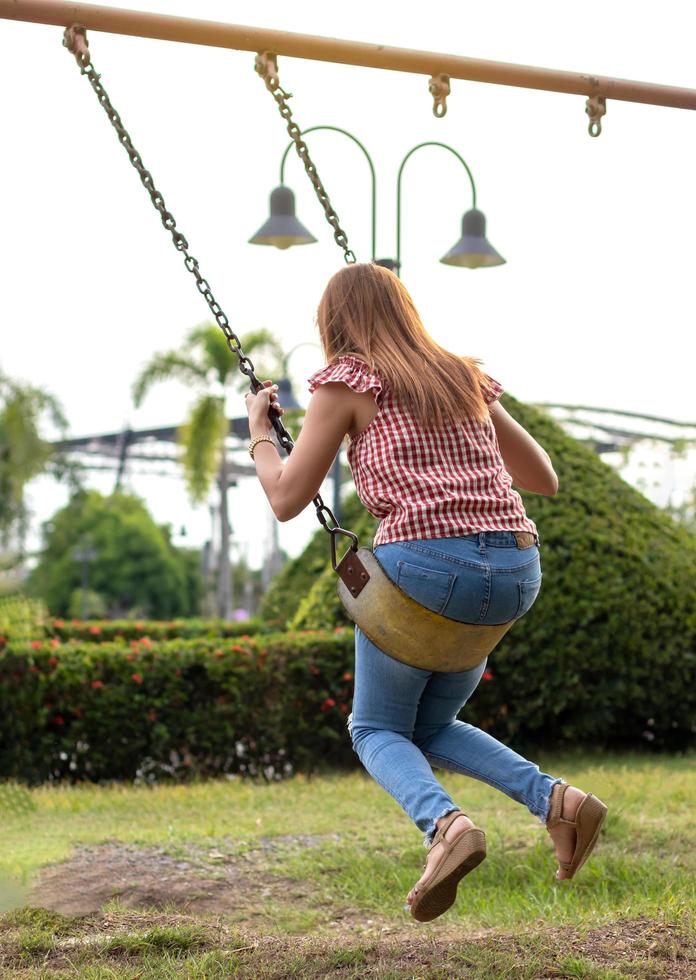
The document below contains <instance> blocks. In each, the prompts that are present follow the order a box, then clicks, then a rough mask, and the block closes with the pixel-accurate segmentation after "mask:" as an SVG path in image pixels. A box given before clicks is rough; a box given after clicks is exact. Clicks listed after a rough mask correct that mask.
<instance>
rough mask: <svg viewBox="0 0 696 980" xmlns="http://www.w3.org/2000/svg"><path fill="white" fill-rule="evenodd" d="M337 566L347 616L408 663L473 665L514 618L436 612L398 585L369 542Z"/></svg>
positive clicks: (447, 667) (451, 667)
mask: <svg viewBox="0 0 696 980" xmlns="http://www.w3.org/2000/svg"><path fill="white" fill-rule="evenodd" d="M356 559H357V560H356ZM336 571H337V572H338V574H339V578H338V582H337V583H336V591H337V592H338V596H339V599H340V600H341V603H342V605H343V608H344V609H345V611H346V613H347V614H348V616H350V618H351V619H352V620H353V622H354V623H355V624H356V625H357V626H359V627H360V629H361V630H362V631H363V633H364V634H365V635H366V636H367V638H368V639H369V640H371V641H372V642H373V643H374V644H375V646H377V647H379V649H380V650H382V651H383V652H384V653H386V654H388V655H389V656H390V657H393V658H394V659H395V660H400V661H401V662H402V663H404V664H408V665H409V666H410V667H420V668H421V669H422V670H433V671H440V672H447V673H449V672H453V671H461V670H471V668H472V667H476V666H478V664H480V663H482V662H483V661H484V660H485V659H486V657H487V656H488V655H489V654H490V653H491V652H492V651H493V650H494V649H495V647H496V646H497V645H498V643H500V641H501V640H502V638H503V637H504V636H505V634H506V633H507V632H508V630H509V629H510V627H511V626H512V625H513V624H514V623H515V620H514V619H512V620H510V622H508V623H501V624H500V625H499V626H478V625H474V624H472V623H460V622H457V620H455V619H448V618H447V617H446V616H441V615H440V614H439V613H435V612H433V611H432V610H431V609H428V608H427V606H423V605H421V603H420V602H416V600H415V599H412V598H411V596H409V595H406V593H405V592H403V591H402V590H401V589H400V588H399V587H398V586H396V585H395V584H394V583H393V582H392V580H391V579H390V578H389V576H388V575H387V573H386V572H385V571H384V569H383V567H382V566H381V565H380V563H379V560H378V559H377V558H376V556H375V554H374V552H372V551H370V549H369V548H358V550H357V551H353V550H352V549H349V550H348V552H347V553H346V554H345V556H344V557H343V558H342V559H341V562H340V564H339V566H338V568H337V569H336Z"/></svg>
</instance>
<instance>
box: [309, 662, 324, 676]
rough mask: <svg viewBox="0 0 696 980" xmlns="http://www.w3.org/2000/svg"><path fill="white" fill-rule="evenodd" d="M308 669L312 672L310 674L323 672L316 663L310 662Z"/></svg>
mask: <svg viewBox="0 0 696 980" xmlns="http://www.w3.org/2000/svg"><path fill="white" fill-rule="evenodd" d="M307 670H308V671H309V672H310V674H315V675H316V674H321V671H320V670H319V668H318V667H317V666H315V664H310V665H309V667H308V668H307Z"/></svg>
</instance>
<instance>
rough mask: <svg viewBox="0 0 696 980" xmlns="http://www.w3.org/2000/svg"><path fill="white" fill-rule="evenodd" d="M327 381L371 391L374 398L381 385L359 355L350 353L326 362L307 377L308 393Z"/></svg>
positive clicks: (379, 391)
mask: <svg viewBox="0 0 696 980" xmlns="http://www.w3.org/2000/svg"><path fill="white" fill-rule="evenodd" d="M327 381H343V382H344V384H347V385H348V387H349V388H352V389H353V391H357V392H363V391H373V392H374V395H375V400H377V399H378V397H379V395H380V394H381V392H382V387H383V385H382V382H381V381H380V379H379V377H378V376H377V375H376V374H375V373H374V371H371V370H370V368H369V365H367V364H365V362H364V361H361V360H360V358H359V357H353V355H352V354H343V355H342V356H341V357H339V358H338V360H336V361H334V363H333V364H328V365H327V366H326V367H323V368H321V369H320V370H319V371H315V372H314V374H313V375H311V377H309V378H307V383H308V384H309V391H310V394H312V393H313V392H314V391H315V390H316V389H317V388H318V386H319V385H320V384H325V383H326V382H327Z"/></svg>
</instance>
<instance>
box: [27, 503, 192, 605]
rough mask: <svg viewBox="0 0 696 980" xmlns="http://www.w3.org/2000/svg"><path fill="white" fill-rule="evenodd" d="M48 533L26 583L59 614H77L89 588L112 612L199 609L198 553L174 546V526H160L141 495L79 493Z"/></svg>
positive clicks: (47, 528)
mask: <svg viewBox="0 0 696 980" xmlns="http://www.w3.org/2000/svg"><path fill="white" fill-rule="evenodd" d="M43 536H44V541H43V548H42V551H41V557H40V560H39V562H38V564H37V566H36V568H35V569H34V570H33V571H32V573H31V574H30V576H29V579H28V582H27V587H28V589H29V591H30V592H32V593H33V594H35V595H38V596H40V597H41V598H42V599H44V601H45V602H46V603H47V605H48V607H49V609H50V610H51V612H52V613H53V614H54V615H63V616H67V615H71V614H72V613H74V612H77V609H76V608H75V604H76V602H79V594H80V590H82V589H83V588H85V589H86V590H87V591H88V595H87V598H88V599H89V602H90V604H93V607H94V608H95V609H96V608H98V607H99V608H105V609H106V612H107V614H108V615H111V616H123V615H128V614H130V615H133V614H135V615H139V616H151V617H160V618H168V617H172V616H190V615H195V614H196V613H197V612H198V606H199V602H200V595H201V588H202V586H201V577H200V572H199V571H198V570H197V567H196V559H195V557H193V556H192V554H191V553H190V552H185V553H182V552H180V551H179V550H178V549H177V548H175V547H174V546H173V545H172V543H171V538H170V530H169V528H168V527H166V526H165V527H160V526H158V525H157V524H156V523H155V522H154V521H153V519H152V517H151V516H150V514H149V513H148V511H147V509H146V507H145V505H144V504H143V502H142V501H141V500H140V499H139V498H138V497H135V496H132V495H130V494H126V493H120V492H119V493H114V494H112V495H111V496H109V497H104V496H102V495H101V494H100V493H98V492H97V491H96V490H89V491H79V492H78V493H76V494H74V495H73V497H72V498H71V499H70V501H69V502H68V504H67V505H66V506H65V507H63V508H61V510H59V511H58V512H57V513H56V514H54V516H53V518H52V519H51V520H50V521H48V522H47V523H46V524H44V527H43ZM85 553H86V554H88V555H89V556H90V557H89V559H85V560H87V561H88V580H87V581H85V579H84V578H83V571H84V561H83V560H81V556H83V555H85ZM95 596H96V597H97V598H96V599H95ZM99 599H101V600H102V602H103V605H102V606H100V604H99V601H98V600H99ZM78 608H79V606H78ZM88 612H89V610H88Z"/></svg>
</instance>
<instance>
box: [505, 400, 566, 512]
mask: <svg viewBox="0 0 696 980" xmlns="http://www.w3.org/2000/svg"><path fill="white" fill-rule="evenodd" d="M490 412H491V419H492V420H493V425H494V426H495V432H496V435H497V437H498V445H499V446H500V452H501V453H502V456H503V462H504V463H505V469H506V470H507V471H508V473H509V474H510V476H511V477H512V482H513V483H514V484H515V485H516V486H518V487H520V488H521V489H522V490H529V491H531V492H532V493H541V494H544V496H546V497H554V496H555V495H556V493H557V492H558V477H557V476H556V473H555V471H554V468H553V464H552V463H551V458H550V456H549V454H548V453H547V452H546V450H545V449H543V448H542V447H541V446H540V445H539V443H538V442H537V441H536V439H534V438H532V436H530V434H529V433H528V432H527V430H526V429H524V428H523V427H522V426H521V425H520V424H519V422H516V421H515V419H513V417H512V416H511V415H510V414H509V413H508V412H506V410H505V409H504V408H503V406H502V405H501V404H500V402H497V401H496V402H494V403H493V404H492V405H491V406H490Z"/></svg>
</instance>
